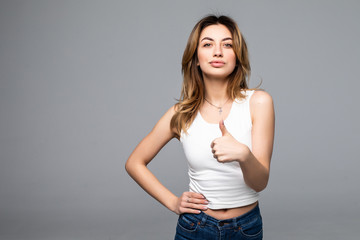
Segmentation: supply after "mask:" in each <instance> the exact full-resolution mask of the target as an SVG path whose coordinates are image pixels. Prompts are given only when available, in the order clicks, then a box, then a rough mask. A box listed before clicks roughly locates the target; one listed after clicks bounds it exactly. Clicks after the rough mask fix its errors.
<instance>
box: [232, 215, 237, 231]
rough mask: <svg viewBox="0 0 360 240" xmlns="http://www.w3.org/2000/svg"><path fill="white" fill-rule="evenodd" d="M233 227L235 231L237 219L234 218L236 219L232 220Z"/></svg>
mask: <svg viewBox="0 0 360 240" xmlns="http://www.w3.org/2000/svg"><path fill="white" fill-rule="evenodd" d="M233 226H234V229H236V228H237V227H238V224H237V218H236V217H234V218H233Z"/></svg>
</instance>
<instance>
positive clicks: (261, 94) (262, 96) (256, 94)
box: [250, 89, 273, 104]
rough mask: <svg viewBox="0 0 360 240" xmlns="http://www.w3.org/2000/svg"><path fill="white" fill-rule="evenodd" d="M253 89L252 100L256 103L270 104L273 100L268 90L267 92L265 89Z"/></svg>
mask: <svg viewBox="0 0 360 240" xmlns="http://www.w3.org/2000/svg"><path fill="white" fill-rule="evenodd" d="M251 91H253V92H252V96H251V99H250V102H253V103H255V104H268V103H272V102H273V99H272V97H271V95H270V94H269V93H268V92H266V91H265V90H262V89H256V90H251Z"/></svg>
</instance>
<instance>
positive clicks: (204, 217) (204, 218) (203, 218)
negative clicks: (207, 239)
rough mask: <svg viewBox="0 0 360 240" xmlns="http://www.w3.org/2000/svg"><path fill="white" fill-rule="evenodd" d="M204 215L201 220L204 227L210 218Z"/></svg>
mask: <svg viewBox="0 0 360 240" xmlns="http://www.w3.org/2000/svg"><path fill="white" fill-rule="evenodd" d="M202 215H203V217H202V219H201V223H200V226H201V227H204V226H205V223H206V220H207V217H208V216H207V215H206V214H205V213H204V212H202Z"/></svg>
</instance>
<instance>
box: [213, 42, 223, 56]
mask: <svg viewBox="0 0 360 240" xmlns="http://www.w3.org/2000/svg"><path fill="white" fill-rule="evenodd" d="M222 56H223V53H222V49H221V46H220V45H218V46H216V45H215V48H214V57H222Z"/></svg>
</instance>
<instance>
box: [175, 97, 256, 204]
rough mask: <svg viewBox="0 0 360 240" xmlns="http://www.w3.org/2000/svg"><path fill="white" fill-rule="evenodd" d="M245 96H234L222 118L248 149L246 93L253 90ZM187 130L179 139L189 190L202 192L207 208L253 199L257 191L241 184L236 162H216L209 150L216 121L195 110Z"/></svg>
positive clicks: (217, 130)
mask: <svg viewBox="0 0 360 240" xmlns="http://www.w3.org/2000/svg"><path fill="white" fill-rule="evenodd" d="M244 93H245V95H246V98H244V99H242V100H235V101H234V102H233V103H232V106H231V109H230V113H229V115H228V117H227V118H226V119H225V120H224V124H225V126H226V129H227V130H228V131H229V132H230V133H231V135H232V136H233V137H234V138H235V139H236V140H237V141H239V142H241V143H243V144H245V145H247V146H248V147H249V148H250V150H251V128H252V122H251V116H250V106H249V101H250V97H251V96H252V94H253V93H254V90H247V91H246V92H244ZM187 132H188V133H187V134H185V133H183V132H182V133H181V137H180V141H181V143H182V145H183V148H184V152H185V156H186V158H187V160H188V174H189V178H190V184H189V190H190V191H191V192H197V193H201V194H203V195H204V196H205V197H206V199H207V200H208V201H209V204H208V207H209V208H210V209H226V208H235V207H242V206H246V205H249V204H252V203H254V202H256V201H257V200H258V199H259V194H258V193H257V192H256V191H254V190H253V189H251V188H250V187H248V186H247V185H246V184H245V181H244V177H243V173H242V170H241V168H240V165H239V163H238V162H229V163H219V162H218V161H217V160H216V159H215V158H214V157H213V154H212V152H211V147H210V145H211V142H212V141H213V140H214V139H215V138H218V137H221V136H222V135H221V131H220V128H219V124H217V123H216V124H212V123H208V122H206V121H205V120H204V119H203V118H202V116H201V114H200V112H198V113H197V115H196V117H195V119H194V121H193V123H192V124H191V126H190V127H189V129H188V131H187Z"/></svg>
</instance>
